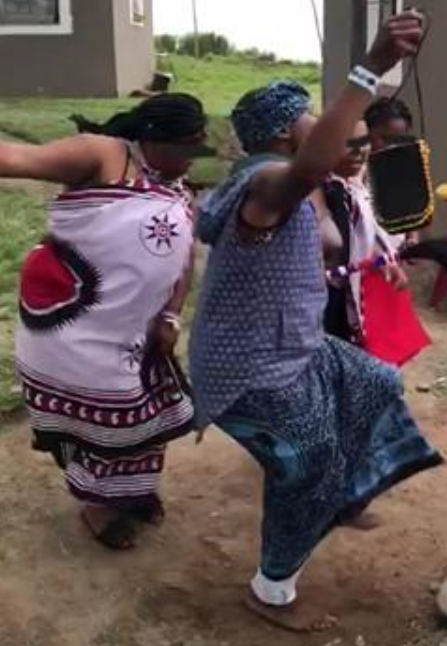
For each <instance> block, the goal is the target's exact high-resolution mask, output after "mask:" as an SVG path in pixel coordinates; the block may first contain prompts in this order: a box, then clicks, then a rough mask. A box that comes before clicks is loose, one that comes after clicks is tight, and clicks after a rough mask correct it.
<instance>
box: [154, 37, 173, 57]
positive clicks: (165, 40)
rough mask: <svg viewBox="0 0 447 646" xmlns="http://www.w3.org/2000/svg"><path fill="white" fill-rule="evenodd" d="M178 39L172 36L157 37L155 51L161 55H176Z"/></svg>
mask: <svg viewBox="0 0 447 646" xmlns="http://www.w3.org/2000/svg"><path fill="white" fill-rule="evenodd" d="M177 41H178V39H177V37H176V36H171V35H170V34H162V35H161V36H156V37H155V49H156V50H157V52H158V53H160V54H164V53H166V54H175V53H176V52H177Z"/></svg>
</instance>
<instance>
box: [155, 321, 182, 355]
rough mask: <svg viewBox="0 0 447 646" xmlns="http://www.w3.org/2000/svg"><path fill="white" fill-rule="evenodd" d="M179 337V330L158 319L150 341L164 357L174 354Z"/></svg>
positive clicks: (170, 323)
mask: <svg viewBox="0 0 447 646" xmlns="http://www.w3.org/2000/svg"><path fill="white" fill-rule="evenodd" d="M179 336H180V330H179V329H178V328H177V327H176V326H175V325H173V324H172V322H170V321H166V320H165V319H163V318H162V317H159V318H158V319H157V321H156V323H155V325H154V327H153V329H152V331H151V340H152V342H153V344H154V345H155V347H156V348H157V350H158V351H159V352H160V353H161V354H162V355H164V356H168V357H169V356H171V355H172V354H174V349H175V346H176V345H177V342H178V339H179Z"/></svg>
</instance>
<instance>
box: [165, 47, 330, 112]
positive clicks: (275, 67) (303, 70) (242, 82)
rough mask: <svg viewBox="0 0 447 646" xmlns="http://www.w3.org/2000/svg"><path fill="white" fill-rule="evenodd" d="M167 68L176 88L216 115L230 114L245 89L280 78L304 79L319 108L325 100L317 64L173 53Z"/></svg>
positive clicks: (167, 62) (166, 63)
mask: <svg viewBox="0 0 447 646" xmlns="http://www.w3.org/2000/svg"><path fill="white" fill-rule="evenodd" d="M163 67H164V68H165V70H166V71H169V72H171V73H173V74H174V77H175V79H176V80H175V82H174V84H173V89H175V90H181V91H184V92H191V93H192V94H195V95H197V96H198V97H199V98H200V99H201V100H202V101H203V102H204V104H205V106H206V108H207V110H208V112H209V114H211V115H215V116H224V117H226V116H228V115H229V114H230V112H231V110H232V108H233V106H234V105H235V103H236V102H237V100H238V99H239V98H240V97H241V96H242V95H243V94H244V93H245V92H247V91H248V90H251V89H254V88H257V87H262V86H264V85H267V84H268V83H270V82H271V81H273V80H278V79H291V80H295V81H300V82H301V83H302V84H303V85H305V86H306V87H307V88H308V90H309V91H310V92H311V94H312V97H313V102H314V105H315V107H316V108H317V109H319V107H320V103H321V91H320V75H321V71H320V68H319V67H318V66H317V65H314V64H297V63H294V64H288V63H284V64H281V63H275V64H269V63H260V62H257V61H250V60H247V59H244V58H242V57H239V56H232V57H218V56H214V57H212V58H210V59H209V60H196V59H194V58H190V57H188V56H170V57H168V58H167V59H166V60H165V61H164V64H163Z"/></svg>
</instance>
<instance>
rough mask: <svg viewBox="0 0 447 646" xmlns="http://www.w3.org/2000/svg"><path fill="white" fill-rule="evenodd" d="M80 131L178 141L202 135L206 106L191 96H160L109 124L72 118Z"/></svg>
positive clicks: (79, 117)
mask: <svg viewBox="0 0 447 646" xmlns="http://www.w3.org/2000/svg"><path fill="white" fill-rule="evenodd" d="M70 120H71V121H73V122H74V123H75V124H76V127H77V129H78V132H88V133H92V134H100V135H106V136H109V137H118V138H120V139H126V140H128V141H158V142H175V141H178V140H181V139H186V138H188V137H194V136H196V135H199V134H202V133H203V132H204V130H205V127H206V123H207V118H206V115H205V113H204V110H203V105H202V103H201V102H200V101H199V100H198V99H196V98H195V97H193V96H191V95H189V94H183V93H180V92H178V93H173V94H158V95H155V96H153V97H150V98H149V99H146V100H145V101H143V102H142V103H140V104H139V105H137V106H136V107H135V108H133V109H131V110H128V111H127V112H119V113H118V114H116V115H114V116H113V117H111V119H109V120H108V121H106V122H105V123H95V122H93V121H89V120H88V119H86V118H85V117H83V116H82V115H76V114H74V115H72V116H71V117H70Z"/></svg>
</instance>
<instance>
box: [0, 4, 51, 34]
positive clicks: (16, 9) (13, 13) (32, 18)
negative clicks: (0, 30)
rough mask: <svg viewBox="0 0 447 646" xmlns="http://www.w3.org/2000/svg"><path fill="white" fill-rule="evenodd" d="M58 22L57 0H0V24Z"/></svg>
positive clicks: (26, 24)
mask: <svg viewBox="0 0 447 646" xmlns="http://www.w3.org/2000/svg"><path fill="white" fill-rule="evenodd" d="M59 24H60V7H59V0H0V26H1V25H4V26H24V27H27V26H30V27H33V26H39V25H50V26H51V25H59Z"/></svg>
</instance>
